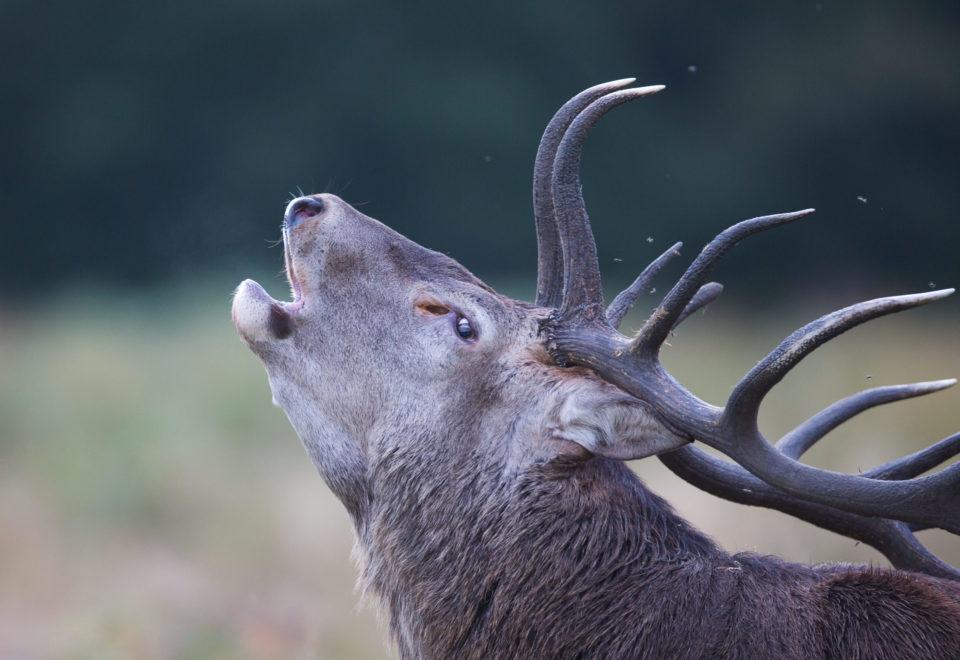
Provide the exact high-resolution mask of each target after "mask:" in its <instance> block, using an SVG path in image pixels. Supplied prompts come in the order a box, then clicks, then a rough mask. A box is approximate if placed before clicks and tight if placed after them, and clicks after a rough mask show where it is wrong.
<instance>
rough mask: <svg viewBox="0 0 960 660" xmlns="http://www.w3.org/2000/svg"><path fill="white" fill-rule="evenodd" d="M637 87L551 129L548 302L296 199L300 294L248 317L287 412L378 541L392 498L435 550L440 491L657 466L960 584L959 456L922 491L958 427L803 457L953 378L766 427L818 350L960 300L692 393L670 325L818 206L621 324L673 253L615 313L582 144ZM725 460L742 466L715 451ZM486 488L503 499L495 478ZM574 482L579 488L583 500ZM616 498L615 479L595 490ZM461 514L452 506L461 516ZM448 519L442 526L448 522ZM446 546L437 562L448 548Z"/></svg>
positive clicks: (461, 498) (266, 303)
mask: <svg viewBox="0 0 960 660" xmlns="http://www.w3.org/2000/svg"><path fill="white" fill-rule="evenodd" d="M632 82H633V80H632V79H628V80H620V81H615V82H611V83H606V84H603V85H598V86H596V87H592V88H590V89H587V90H585V91H584V92H582V93H581V94H579V95H577V96H576V97H574V98H573V99H571V100H570V101H569V102H567V104H565V105H564V106H563V107H562V108H561V109H560V110H559V111H558V112H557V114H556V115H555V116H554V118H553V119H552V120H551V121H550V123H549V125H548V126H547V129H546V131H545V133H544V135H543V138H542V140H541V143H540V148H539V150H538V153H537V157H536V163H535V168H534V211H535V220H536V229H537V237H538V245H539V275H538V287H537V297H536V301H535V302H534V303H533V304H530V303H526V302H521V301H516V300H512V299H510V298H507V297H505V296H503V295H500V294H498V293H497V292H495V291H494V290H493V289H491V288H490V287H489V286H487V285H485V284H484V283H483V282H481V281H480V280H478V279H477V278H476V277H474V276H473V275H471V274H470V272H468V271H467V270H466V269H465V268H463V267H462V266H461V265H460V264H458V263H457V262H456V261H454V260H452V259H450V258H449V257H447V256H445V255H443V254H439V253H436V252H433V251H431V250H428V249H426V248H423V247H421V246H420V245H417V244H416V243H414V242H413V241H410V240H409V239H407V238H405V237H403V236H401V235H400V234H398V233H396V232H394V231H392V230H391V229H389V228H388V227H386V226H384V225H383V224H381V223H379V222H377V221H376V220H373V219H372V218H369V217H367V216H365V215H363V214H362V213H360V212H359V211H357V210H356V209H354V208H352V207H351V206H350V205H348V204H347V203H346V202H344V201H343V200H341V199H339V198H337V197H335V196H333V195H326V194H324V195H311V196H307V197H301V198H299V199H295V200H293V201H292V202H290V204H289V206H288V207H287V209H286V213H285V215H284V220H283V238H284V247H285V259H286V271H287V275H288V278H289V280H290V284H291V288H292V291H293V301H292V302H279V301H276V300H273V299H272V298H270V296H268V295H267V293H266V292H265V291H264V290H263V288H262V287H260V286H259V285H258V284H257V283H255V282H253V281H251V280H247V281H245V282H243V283H242V284H241V285H240V286H239V288H238V289H237V292H236V296H235V298H234V302H233V319H234V323H235V325H236V327H237V330H238V331H239V333H240V335H241V336H242V337H243V339H244V340H245V341H246V343H247V344H248V345H249V346H250V348H251V349H252V350H253V351H254V353H256V354H257V356H258V357H259V358H260V359H261V360H262V362H263V364H264V365H265V367H266V370H267V374H268V377H269V381H270V386H271V390H272V392H273V397H274V401H275V402H276V403H277V404H278V405H279V406H280V407H282V408H283V409H284V411H285V412H286V413H287V415H288V417H289V419H290V421H291V423H292V425H293V426H294V428H295V429H296V431H297V433H298V434H299V436H300V438H301V439H302V441H303V442H304V444H305V446H306V448H307V450H308V452H309V454H310V456H311V457H312V459H313V461H314V462H315V464H316V465H317V467H318V469H319V471H320V473H321V474H322V476H323V477H324V479H325V480H326V481H327V483H328V484H329V485H330V487H331V489H332V490H333V491H334V492H335V493H336V494H337V496H338V497H339V498H340V499H341V500H342V501H343V502H344V504H345V505H346V507H347V509H348V510H349V511H350V513H351V515H352V516H353V519H354V522H355V524H356V526H357V528H358V531H359V533H360V534H361V536H363V535H365V534H375V533H376V528H377V526H378V525H381V524H387V523H386V522H384V520H385V519H381V518H377V519H376V520H374V518H375V514H374V513H373V508H374V504H375V503H376V502H379V501H382V498H383V497H385V496H387V494H389V497H390V498H392V500H391V501H392V502H393V503H394V504H395V505H396V506H395V507H393V511H392V512H384V511H380V512H378V513H377V514H376V516H387V517H389V516H397V517H398V516H401V515H409V516H413V517H416V516H418V515H419V516H422V517H423V524H422V525H421V526H420V527H419V528H418V533H420V534H421V535H425V537H427V538H430V535H431V534H434V533H438V534H439V533H440V532H435V530H436V527H437V524H436V520H435V519H434V520H433V526H432V527H431V521H430V520H429V515H431V514H429V513H424V512H425V511H426V512H429V511H431V510H432V509H431V507H433V506H438V505H436V502H437V501H438V500H439V499H442V498H440V497H439V496H438V493H441V492H444V491H445V490H449V489H453V491H451V492H456V494H457V497H456V498H455V499H454V501H451V500H450V498H447V500H446V501H447V502H448V503H447V506H448V507H452V508H454V509H455V508H456V507H457V506H461V507H462V508H463V515H468V511H469V510H470V509H471V507H472V508H477V507H479V508H483V507H484V506H495V503H494V501H493V500H495V499H496V498H492V496H491V493H494V492H495V493H499V494H500V495H498V497H508V496H507V495H503V494H504V493H514V492H518V491H521V490H522V489H523V488H524V487H525V486H524V484H526V483H528V482H529V480H531V479H539V480H541V481H543V480H552V482H553V483H555V484H557V485H556V488H557V489H559V490H558V492H559V491H560V490H562V489H563V488H567V487H571V488H573V487H575V486H571V485H570V484H573V483H574V482H575V481H576V480H575V479H567V477H570V476H571V475H575V474H578V473H579V471H582V470H584V469H585V466H589V465H591V464H593V463H594V462H595V461H596V460H597V459H598V458H599V459H615V460H616V461H624V460H628V459H636V458H643V457H646V456H651V455H656V456H658V457H659V458H660V459H661V460H662V461H664V463H666V465H667V466H668V467H670V468H671V469H672V470H673V471H674V472H676V473H677V474H679V475H680V476H681V477H683V478H685V479H687V480H688V481H690V482H692V483H694V484H696V485H698V486H699V487H701V488H704V489H705V490H708V491H710V492H713V493H714V494H717V495H720V496H721V497H726V498H728V499H732V500H735V501H739V502H743V503H746V504H753V505H759V506H766V507H770V508H775V509H778V510H781V511H785V512H787V513H789V514H791V515H794V516H797V517H800V518H802V519H804V520H807V521H809V522H812V523H814V524H817V525H820V526H822V527H825V528H827V529H831V530H833V531H837V532H839V533H842V534H846V535H848V536H851V537H854V538H857V539H859V540H861V541H864V542H866V543H868V544H870V545H872V546H874V547H876V548H877V549H879V550H880V551H881V552H883V553H884V554H886V555H887V556H888V557H889V558H890V560H891V561H892V562H893V563H894V564H895V565H897V566H899V567H902V568H910V569H912V570H915V571H920V572H926V573H929V574H932V575H937V576H947V577H953V578H957V577H960V574H958V572H957V571H956V570H955V569H954V568H952V567H950V566H948V565H946V564H945V563H943V562H942V561H940V560H939V559H937V558H936V557H934V556H933V555H932V554H931V553H929V551H927V550H926V549H925V548H924V547H923V546H922V545H921V544H920V543H919V542H918V541H917V540H916V538H915V537H914V536H913V531H915V530H916V529H921V528H925V527H931V526H932V527H940V528H943V529H946V530H949V531H951V532H954V533H958V532H960V464H958V465H954V466H952V467H950V468H948V469H945V470H943V471H941V472H940V473H938V474H935V475H932V476H925V477H919V476H917V475H919V474H922V473H923V472H924V471H926V470H928V469H930V468H931V467H934V466H936V465H938V464H939V463H941V462H943V461H944V460H946V459H948V458H950V457H952V456H953V455H954V454H956V453H957V452H958V451H960V434H958V435H955V436H951V437H950V438H947V439H945V440H943V441H941V442H939V443H937V444H935V445H933V446H932V447H931V448H929V449H927V450H924V451H922V452H919V453H917V454H915V455H912V456H908V457H905V458H903V459H900V460H898V461H894V462H892V463H890V464H887V465H884V466H881V467H879V468H876V469H875V470H872V471H870V472H867V473H865V474H863V475H846V474H838V473H834V472H829V471H826V470H819V469H816V468H813V467H810V466H807V465H805V464H803V463H801V462H799V460H798V459H799V458H800V456H801V455H802V454H803V452H804V451H806V449H808V448H809V447H810V446H812V445H813V444H814V443H815V442H817V441H818V440H819V439H821V438H822V437H824V435H826V434H827V433H828V432H829V431H830V430H831V429H833V428H835V427H836V426H838V425H839V424H841V423H843V422H844V421H846V420H848V419H850V418H851V417H853V416H854V415H856V414H858V413H859V412H862V411H864V410H866V409H868V408H870V407H873V406H876V405H880V404H883V403H888V402H891V401H896V400H900V399H905V398H908V397H913V396H918V395H921V394H927V393H930V392H935V391H938V390H940V389H943V388H945V387H947V386H949V385H952V384H953V383H954V381H952V380H951V381H936V382H930V383H919V384H912V385H897V386H889V387H881V388H875V389H871V390H867V391H865V392H862V393H860V394H857V395H854V396H852V397H850V398H848V399H845V400H843V401H841V402H839V403H838V404H835V405H834V406H831V407H829V408H827V409H826V410H824V411H823V412H821V413H819V414H817V415H815V416H813V417H812V418H811V419H810V420H808V421H807V422H805V423H804V424H802V425H800V426H799V427H798V428H796V429H795V430H794V431H792V432H791V433H789V434H788V435H787V436H786V437H784V438H782V439H781V440H780V441H779V443H777V444H771V443H769V442H768V441H767V440H766V439H765V438H764V437H763V436H762V435H761V434H760V432H759V430H758V428H757V413H758V408H759V406H760V404H761V402H762V400H763V398H764V396H765V395H766V394H767V393H768V392H769V391H770V389H771V388H772V387H773V386H774V385H776V383H777V382H778V381H779V380H780V379H782V378H783V376H784V375H785V374H786V373H787V371H788V370H789V369H791V368H792V367H793V366H795V365H796V364H797V363H798V362H799V361H800V360H801V359H802V358H803V357H804V356H806V355H807V354H809V353H810V352H811V351H812V350H814V349H815V348H816V347H818V346H820V345H821V344H823V343H824V342H826V341H828V340H829V339H831V338H833V337H835V336H837V335H838V334H840V333H842V332H844V331H846V330H848V329H850V328H853V327H854V326H856V325H858V324H860V323H863V322H865V321H867V320H870V319H873V318H876V317H878V316H881V315H884V314H889V313H892V312H896V311H900V310H903V309H908V308H911V307H915V306H918V305H922V304H925V303H927V302H931V301H934V300H938V299H940V298H943V297H944V296H946V295H949V294H950V293H951V292H952V290H945V291H935V292H931V293H924V294H917V295H910V296H899V297H892V298H883V299H879V300H874V301H869V302H865V303H860V304H857V305H853V306H851V307H848V308H846V309H843V310H840V311H838V312H834V313H832V314H828V315H826V316H824V317H823V318H821V319H818V320H816V321H814V322H813V323H811V324H809V325H807V326H805V327H804V328H802V329H800V330H798V331H797V332H796V333H794V334H793V335H791V336H790V337H788V338H787V339H785V340H784V342H783V343H781V344H780V345H779V346H778V347H776V348H775V349H774V350H773V351H772V352H771V353H770V354H769V355H768V356H767V357H765V358H764V359H762V360H761V361H760V362H759V363H758V365H757V366H756V367H755V368H754V369H753V370H751V371H750V373H748V374H747V375H746V376H745V377H744V378H743V379H742V380H741V381H740V383H739V384H738V385H737V387H736V388H735V390H734V391H733V393H732V394H731V396H730V398H729V400H728V401H727V402H726V404H725V406H723V407H716V406H713V405H711V404H708V403H706V402H704V401H702V400H700V399H698V398H697V397H696V396H694V395H693V394H692V393H691V392H690V391H688V390H687V389H686V388H684V387H683V386H682V385H680V384H679V383H678V382H677V381H676V380H675V379H674V378H673V377H672V376H670V374H669V373H667V372H666V370H665V369H664V368H663V366H662V365H661V363H660V361H659V358H658V353H659V349H660V346H661V345H662V344H663V343H664V341H665V339H666V338H667V336H668V334H669V333H670V331H671V330H672V329H673V328H674V327H675V326H676V325H677V324H678V323H680V322H682V320H683V319H684V318H685V317H686V316H687V315H689V314H690V313H691V312H693V311H695V310H696V309H699V308H700V307H702V306H703V305H705V304H707V303H709V302H710V301H712V300H713V299H714V298H716V296H717V295H719V293H720V291H721V287H720V286H719V285H718V284H715V283H711V282H708V276H709V273H710V271H711V268H712V267H713V265H714V264H715V263H716V262H717V260H718V259H719V258H720V257H721V256H722V255H723V254H724V253H725V252H726V251H727V250H728V249H729V248H730V247H732V246H733V245H734V244H736V243H737V242H738V241H740V240H742V239H745V238H747V237H748V236H750V235H752V234H755V233H757V232H759V231H763V230H765V229H768V228H772V227H776V226H780V225H783V224H786V223H789V222H793V221H795V220H799V219H800V218H802V217H805V216H807V215H808V214H809V213H810V212H811V211H812V209H810V210H806V211H799V212H795V213H786V214H778V215H770V216H764V217H760V218H755V219H752V220H746V221H744V222H741V223H739V224H736V225H734V226H733V227H731V228H729V229H727V230H725V231H723V232H722V233H720V234H719V235H718V236H717V238H716V239H714V240H713V241H712V242H711V243H710V244H709V245H707V246H706V247H705V248H704V249H703V251H702V252H701V253H700V254H699V255H698V256H697V257H696V258H695V259H694V261H693V262H692V264H691V265H690V266H689V268H688V269H687V270H686V272H685V273H684V275H683V276H682V277H681V278H680V280H679V281H678V282H677V284H676V285H675V286H673V288H672V289H670V291H669V292H668V293H667V294H666V296H665V297H664V298H663V300H662V302H661V303H660V305H659V306H658V307H657V308H656V310H655V311H654V312H653V314H652V315H651V316H650V318H649V319H648V320H647V321H646V323H645V324H644V326H643V327H642V329H641V330H640V332H639V333H638V334H637V335H636V336H635V337H626V336H624V335H622V334H620V333H619V332H618V331H617V329H616V328H617V326H618V325H619V322H620V320H621V319H622V317H623V315H624V314H625V313H626V311H627V310H628V309H629V308H630V306H631V305H632V303H633V301H634V300H635V299H636V298H637V296H638V295H639V293H640V292H642V291H644V290H647V289H648V288H649V287H648V284H649V281H650V278H651V277H652V276H653V275H654V274H655V273H656V272H657V271H658V270H660V268H661V267H662V266H663V265H664V264H665V263H666V262H667V261H668V260H669V259H671V258H672V257H674V256H676V254H678V251H679V247H680V246H679V244H678V245H676V246H674V247H672V248H671V249H670V250H668V251H667V252H666V253H664V255H663V256H661V257H660V258H659V259H658V260H656V261H655V262H654V263H652V264H651V265H650V266H649V267H648V268H647V269H646V270H645V271H644V272H643V273H642V274H641V275H640V277H638V278H637V281H636V282H634V284H633V285H632V286H631V287H629V288H628V289H627V290H625V291H624V292H623V293H621V294H620V295H619V296H617V297H616V299H614V301H613V302H612V303H611V305H610V306H609V307H606V308H605V306H604V301H603V297H602V290H601V280H600V271H599V267H598V261H597V253H596V247H595V243H594V239H593V235H592V232H591V229H590V224H589V220H588V218H587V214H586V210H585V206H584V202H583V198H582V196H581V189H580V177H579V161H580V150H581V147H582V144H583V142H584V139H585V137H586V135H587V132H588V131H589V129H590V128H591V127H592V126H593V125H594V124H595V123H596V122H597V121H598V120H599V119H600V117H601V116H602V115H603V114H604V113H606V112H607V111H608V110H610V109H611V108H613V107H615V106H617V105H620V104H622V103H624V102H626V101H629V100H633V99H636V98H639V97H642V96H647V95H650V94H652V93H655V92H657V91H660V89H662V87H660V86H653V87H641V88H629V85H630V84H632ZM694 441H696V442H701V443H704V444H707V445H709V446H712V447H714V448H716V449H718V450H720V451H721V452H723V453H724V454H726V455H727V456H728V457H730V458H732V459H733V460H734V461H735V463H730V462H726V461H721V460H719V459H716V458H713V457H712V456H710V455H708V454H706V453H705V452H703V451H702V450H700V449H698V448H697V447H696V445H695V444H691V443H693V442H694ZM480 482H482V483H483V486H482V487H481V486H479V485H478V484H479V483H480ZM581 486H582V484H581V485H580V486H576V487H581ZM597 487H602V484H601V486H597ZM447 513H448V514H449V513H450V512H449V511H447ZM438 515H439V514H438ZM438 551H439V550H438Z"/></svg>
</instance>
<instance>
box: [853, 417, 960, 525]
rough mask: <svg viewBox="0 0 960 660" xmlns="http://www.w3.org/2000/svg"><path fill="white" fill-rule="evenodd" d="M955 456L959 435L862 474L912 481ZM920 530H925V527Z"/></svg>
mask: <svg viewBox="0 0 960 660" xmlns="http://www.w3.org/2000/svg"><path fill="white" fill-rule="evenodd" d="M957 454H960V433H955V434H953V435H951V436H949V437H946V438H944V439H943V440H940V441H939V442H936V443H934V444H932V445H930V446H929V447H927V448H926V449H921V450H920V451H918V452H915V453H913V454H910V455H909V456H904V457H902V458H898V459H896V460H893V461H890V462H889V463H884V464H883V465H880V466H878V467H875V468H873V469H872V470H870V471H869V472H864V473H863V476H865V477H869V478H871V479H912V478H914V477H916V476H918V475H921V474H923V473H924V472H926V471H927V470H930V469H932V468H935V467H937V466H938V465H940V464H941V463H944V462H946V461H948V460H950V459H951V458H953V457H954V456H956V455H957ZM918 527H921V526H918ZM921 528H924V529H925V526H922V527H921Z"/></svg>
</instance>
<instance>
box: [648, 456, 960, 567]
mask: <svg viewBox="0 0 960 660" xmlns="http://www.w3.org/2000/svg"><path fill="white" fill-rule="evenodd" d="M658 458H659V459H660V462H661V463H663V464H664V465H665V466H666V467H667V468H668V469H669V470H670V471H671V472H673V473H674V474H676V475H677V476H678V477H680V478H681V479H683V480H684V481H687V482H689V483H690V484H692V485H694V486H696V487H697V488H700V489H701V490H704V491H706V492H708V493H710V494H712V495H715V496H717V497H720V498H723V499H725V500H730V501H732V502H736V503H738V504H746V505H749V506H762V507H765V508H769V509H775V510H777V511H781V512H783V513H786V514H788V515H791V516H794V517H796V518H800V519H801V520H805V521H806V522H808V523H810V524H812V525H816V526H817V527H821V528H823V529H827V530H830V531H832V532H836V533H838V534H842V535H844V536H849V537H851V538H854V539H857V540H858V541H861V542H863V543H866V544H867V545H869V546H871V547H873V548H875V549H876V550H878V551H879V552H880V553H882V554H883V555H884V556H885V557H886V558H887V559H888V560H890V563H891V564H893V565H894V566H896V567H897V568H902V569H905V570H911V571H918V572H921V573H926V574H928V575H933V576H937V577H943V578H949V579H952V580H960V571H958V570H957V569H956V568H954V567H953V566H950V565H949V564H947V563H945V562H944V561H943V560H941V559H939V558H938V557H937V556H936V555H934V554H933V553H931V552H930V551H929V550H927V548H925V547H924V546H923V545H922V544H921V543H920V542H919V541H918V540H917V539H916V538H915V537H914V536H913V533H912V531H911V529H910V527H909V526H907V525H905V524H903V523H900V522H897V521H893V520H885V519H882V518H868V517H864V516H858V515H856V514H853V513H848V512H846V511H842V510H840V509H836V508H833V507H829V506H823V505H820V504H815V503H813V502H810V501H808V500H805V499H800V498H797V497H793V496H791V495H787V494H786V493H784V492H782V491H780V490H777V489H776V488H773V487H772V486H770V485H769V484H767V483H766V482H764V481H761V480H760V479H758V478H757V477H755V476H753V475H752V474H750V473H749V472H748V471H746V470H745V469H743V468H742V467H740V466H739V465H736V464H735V463H728V462H727V461H724V460H721V459H719V458H715V457H714V456H711V455H710V454H708V453H706V452H705V451H703V450H701V449H698V448H697V447H695V446H693V445H686V446H684V447H681V448H680V449H677V450H676V451H672V452H669V453H666V454H661V455H660V456H659V457H658Z"/></svg>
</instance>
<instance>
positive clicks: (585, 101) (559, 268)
mask: <svg viewBox="0 0 960 660" xmlns="http://www.w3.org/2000/svg"><path fill="white" fill-rule="evenodd" d="M635 81H636V78H624V79H623V80H614V81H612V82H607V83H602V84H600V85H594V86H593V87H590V88H589V89H585V90H583V91H582V92H580V93H579V94H577V95H576V96H574V97H573V98H572V99H570V100H569V101H567V102H566V103H564V104H563V106H562V107H561V108H560V109H559V110H557V113H556V114H555V115H554V116H553V118H552V119H551V120H550V123H548V124H547V128H546V129H545V130H544V131H543V136H542V137H541V138H540V145H539V147H538V148H537V157H536V160H535V161H534V164H533V216H534V221H535V222H536V227H537V253H538V254H537V298H536V304H537V305H540V306H542V307H559V306H560V300H561V295H562V293H563V253H562V251H561V250H562V248H561V246H560V237H559V234H558V233H557V218H556V214H555V213H554V209H553V161H554V160H555V159H556V155H557V148H558V147H559V146H560V141H561V140H562V139H563V135H564V133H565V132H566V130H567V128H568V127H569V126H570V123H571V122H572V121H573V120H574V119H575V118H576V116H577V115H578V114H580V112H581V111H582V110H583V109H584V108H586V107H587V106H588V105H590V103H592V102H593V101H595V100H596V99H598V98H600V97H601V96H603V95H604V94H608V93H609V92H612V91H615V90H618V89H622V88H624V87H627V86H628V85H632V84H633V83H634V82H635Z"/></svg>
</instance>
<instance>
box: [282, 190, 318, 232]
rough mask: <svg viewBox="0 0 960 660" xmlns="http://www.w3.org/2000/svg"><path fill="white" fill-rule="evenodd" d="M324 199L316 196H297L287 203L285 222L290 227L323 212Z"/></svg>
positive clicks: (284, 215)
mask: <svg viewBox="0 0 960 660" xmlns="http://www.w3.org/2000/svg"><path fill="white" fill-rule="evenodd" d="M323 209H324V206H323V200H321V199H317V198H316V197H297V198H296V199H295V200H293V201H292V202H290V203H289V204H287V210H286V212H284V214H283V223H284V224H285V225H287V227H289V228H290V229H293V228H294V227H296V226H297V225H298V224H300V223H301V222H303V221H304V220H306V219H308V218H313V217H315V216H318V215H320V214H321V213H323Z"/></svg>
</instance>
